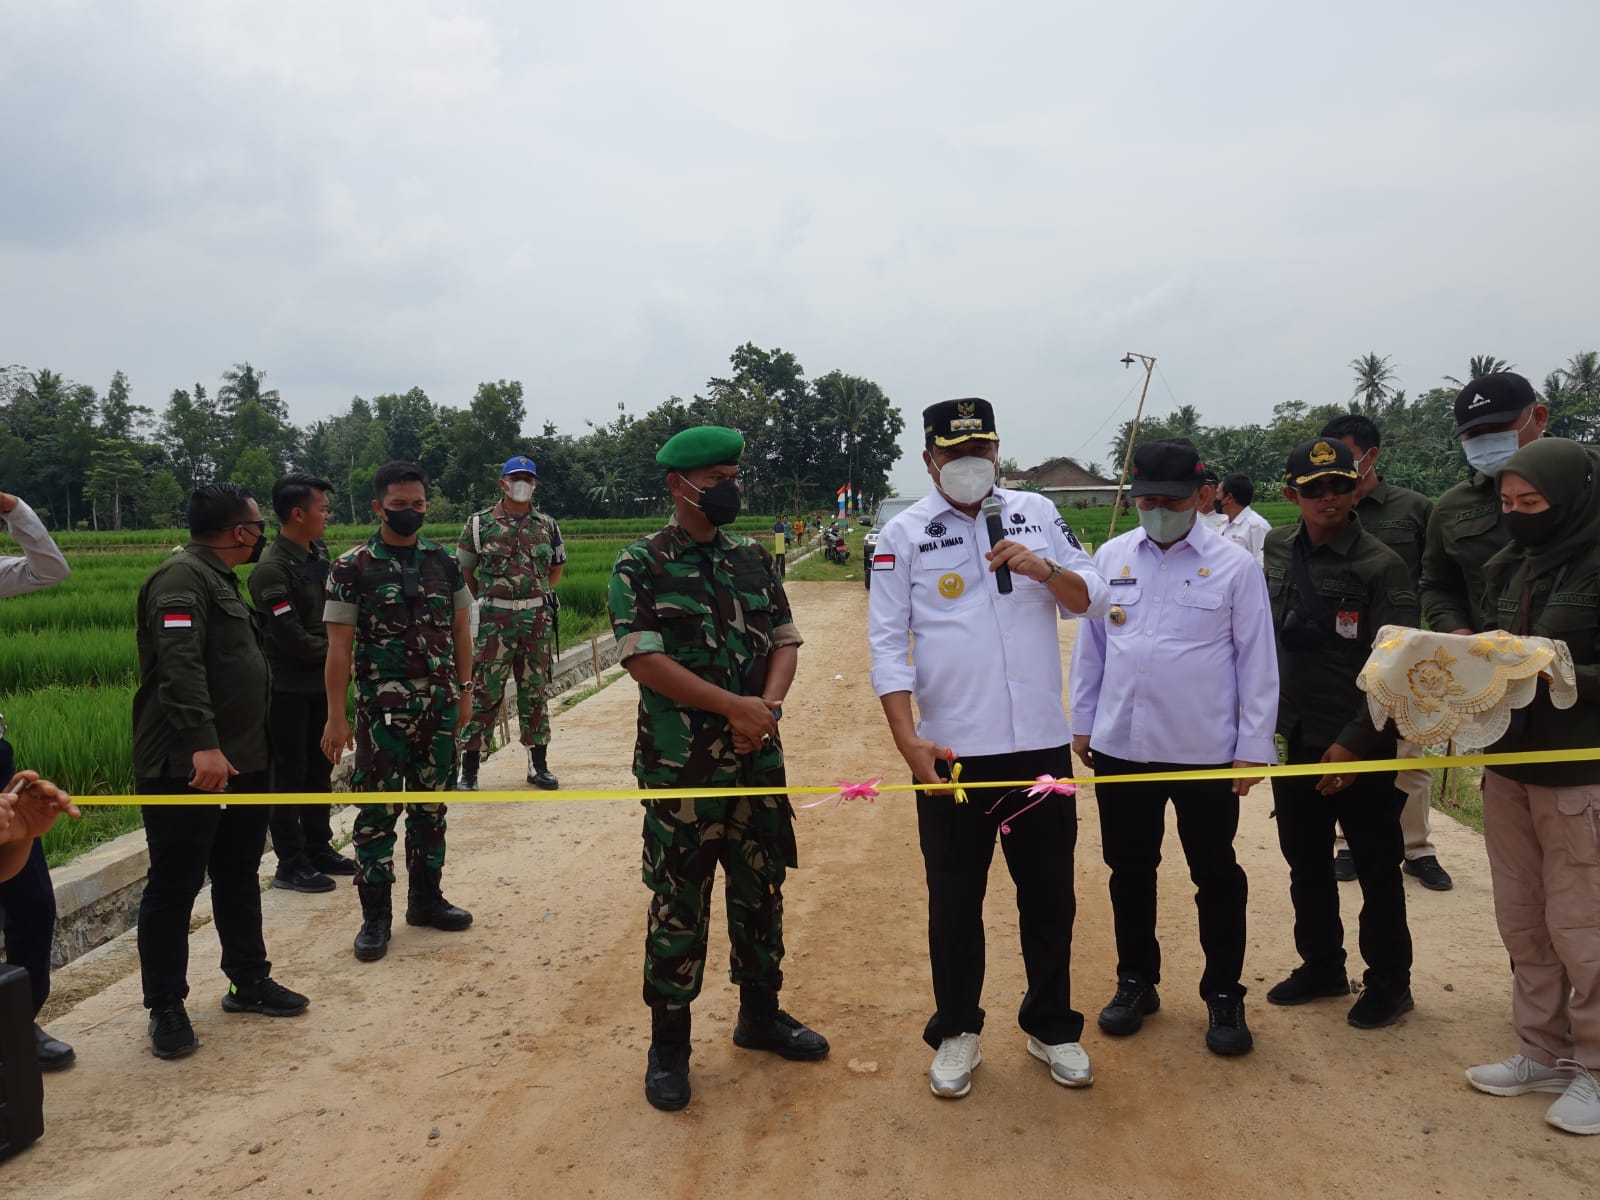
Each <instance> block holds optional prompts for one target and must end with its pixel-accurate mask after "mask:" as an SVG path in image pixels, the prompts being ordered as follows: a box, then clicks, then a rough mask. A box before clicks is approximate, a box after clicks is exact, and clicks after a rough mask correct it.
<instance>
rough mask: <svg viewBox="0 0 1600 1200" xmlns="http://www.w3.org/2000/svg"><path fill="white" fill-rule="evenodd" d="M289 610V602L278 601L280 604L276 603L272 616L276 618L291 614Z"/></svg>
mask: <svg viewBox="0 0 1600 1200" xmlns="http://www.w3.org/2000/svg"><path fill="white" fill-rule="evenodd" d="M289 610H290V605H289V602H288V601H287V600H280V601H278V603H276V604H274V605H273V606H272V615H273V616H275V617H281V616H283V615H284V614H285V613H287V612H289Z"/></svg>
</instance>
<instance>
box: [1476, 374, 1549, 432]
mask: <svg viewBox="0 0 1600 1200" xmlns="http://www.w3.org/2000/svg"><path fill="white" fill-rule="evenodd" d="M1537 403H1539V394H1538V393H1537V392H1535V391H1534V390H1533V384H1531V383H1529V382H1528V381H1527V380H1526V379H1524V378H1523V377H1522V376H1521V375H1518V374H1517V373H1516V372H1514V371H1495V372H1494V373H1492V374H1489V375H1480V376H1478V378H1476V379H1474V380H1473V381H1472V382H1471V383H1469V384H1467V386H1466V387H1464V388H1462V389H1461V390H1460V391H1459V392H1457V393H1456V409H1455V413H1456V436H1457V437H1460V436H1461V435H1462V434H1463V433H1465V432H1466V431H1467V430H1469V429H1475V428H1476V427H1477V426H1479V425H1503V424H1505V423H1506V422H1507V421H1510V420H1512V419H1513V418H1514V417H1516V416H1517V414H1519V413H1520V412H1521V411H1522V410H1523V409H1525V408H1527V407H1528V405H1530V404H1537Z"/></svg>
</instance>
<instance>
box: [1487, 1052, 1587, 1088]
mask: <svg viewBox="0 0 1600 1200" xmlns="http://www.w3.org/2000/svg"><path fill="white" fill-rule="evenodd" d="M1467 1082H1468V1083H1470V1084H1471V1085H1472V1086H1473V1087H1475V1088H1477V1089H1478V1090H1479V1091H1480V1092H1488V1093H1489V1095H1491V1096H1526V1095H1527V1094H1528V1093H1529V1092H1564V1091H1566V1090H1567V1084H1569V1083H1571V1082H1572V1072H1571V1071H1563V1070H1562V1069H1561V1068H1560V1067H1547V1066H1545V1065H1544V1064H1543V1063H1537V1062H1534V1061H1533V1059H1531V1058H1528V1057H1527V1056H1526V1055H1522V1054H1513V1055H1512V1056H1511V1057H1510V1058H1508V1059H1506V1060H1505V1061H1504V1062H1497V1063H1489V1064H1488V1065H1487V1066H1482V1067H1468V1068H1467Z"/></svg>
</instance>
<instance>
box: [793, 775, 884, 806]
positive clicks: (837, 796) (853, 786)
mask: <svg viewBox="0 0 1600 1200" xmlns="http://www.w3.org/2000/svg"><path fill="white" fill-rule="evenodd" d="M834 782H835V784H836V785H837V787H838V788H839V790H838V791H837V792H836V793H834V794H833V795H831V796H824V797H823V798H822V799H821V800H813V801H812V802H811V803H810V804H802V805H800V806H799V807H801V808H816V807H817V805H819V804H826V803H828V801H830V800H832V801H833V806H834V807H835V808H837V807H839V805H841V804H843V803H844V802H845V801H846V800H865V801H866V802H867V803H868V804H871V803H872V802H873V801H874V800H876V799H877V798H878V785H879V784H880V783H882V782H883V776H882V775H874V776H873V777H872V778H871V779H869V780H867V781H866V782H865V783H851V782H850V781H849V780H847V779H838V780H835V781H834Z"/></svg>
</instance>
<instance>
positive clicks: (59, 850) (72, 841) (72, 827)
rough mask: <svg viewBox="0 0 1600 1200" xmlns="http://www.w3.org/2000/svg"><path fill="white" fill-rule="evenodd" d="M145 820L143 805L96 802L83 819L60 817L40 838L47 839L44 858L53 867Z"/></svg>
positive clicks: (129, 829) (84, 813)
mask: <svg viewBox="0 0 1600 1200" xmlns="http://www.w3.org/2000/svg"><path fill="white" fill-rule="evenodd" d="M142 823H143V821H142V819H141V818H140V816H139V809H138V807H137V806H136V805H132V804H117V805H99V804H97V805H95V806H93V807H92V808H85V809H84V810H83V817H82V819H81V820H77V821H72V820H68V819H67V818H66V817H58V818H57V819H56V823H55V824H54V825H52V826H51V827H50V828H49V829H48V830H46V831H45V835H44V837H42V838H40V839H39V840H40V841H41V842H43V843H44V859H45V862H47V863H48V864H49V865H50V866H51V867H52V868H54V867H59V866H61V864H62V863H65V862H68V861H69V860H71V859H74V858H77V857H78V855H80V854H83V853H85V852H86V851H89V850H93V849H94V848H95V847H96V846H99V845H103V844H104V843H106V842H109V841H111V840H112V839H114V838H119V837H121V836H122V835H123V834H125V833H130V832H132V831H133V830H135V829H138V828H139V826H140V825H141V824H142Z"/></svg>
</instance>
